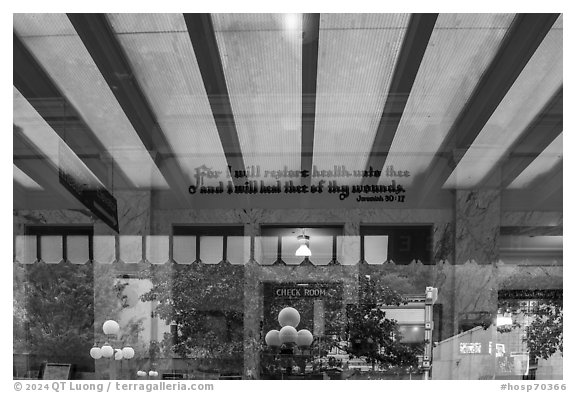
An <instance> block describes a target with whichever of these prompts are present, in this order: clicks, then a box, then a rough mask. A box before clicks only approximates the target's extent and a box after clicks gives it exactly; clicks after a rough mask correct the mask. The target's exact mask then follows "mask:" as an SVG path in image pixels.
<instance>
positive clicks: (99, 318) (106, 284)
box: [93, 191, 158, 379]
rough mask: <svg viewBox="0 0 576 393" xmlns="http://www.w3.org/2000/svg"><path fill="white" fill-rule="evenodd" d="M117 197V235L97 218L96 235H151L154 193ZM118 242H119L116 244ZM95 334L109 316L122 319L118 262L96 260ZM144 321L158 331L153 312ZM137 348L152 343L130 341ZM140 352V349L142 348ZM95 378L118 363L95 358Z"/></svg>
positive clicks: (119, 193)
mask: <svg viewBox="0 0 576 393" xmlns="http://www.w3.org/2000/svg"><path fill="white" fill-rule="evenodd" d="M114 196H115V198H116V200H117V203H118V226H119V229H120V232H119V233H118V234H117V233H116V232H114V230H113V229H112V228H110V227H109V226H108V225H106V224H105V223H103V222H102V221H100V220H97V221H96V222H95V223H94V235H95V236H115V235H120V236H127V235H128V236H129V235H133V236H146V235H149V234H150V222H151V212H152V208H151V192H150V191H115V192H114ZM117 245H118V243H117ZM93 268H94V335H95V338H102V324H103V322H104V321H105V320H107V319H115V320H116V321H118V322H122V321H121V320H122V318H121V315H120V314H121V311H120V310H119V308H118V307H117V306H115V305H114V304H113V303H111V302H113V301H115V299H117V295H116V293H115V289H114V284H115V282H116V281H117V280H118V277H119V276H121V275H122V274H123V273H124V272H123V268H122V267H121V266H120V265H119V264H118V263H113V264H103V263H98V262H96V263H94V264H93ZM142 317H144V319H143V323H144V324H147V325H148V326H147V328H148V329H149V330H150V331H157V325H158V320H157V319H156V318H150V314H148V315H147V316H146V315H143V316H142ZM125 329H127V327H126V326H122V324H121V330H122V331H123V330H125ZM151 339H152V340H154V339H157V337H156V338H155V337H151ZM131 344H132V345H133V346H134V348H135V349H137V350H138V349H139V348H140V349H142V348H148V346H149V344H150V343H149V342H146V343H142V342H138V343H136V342H134V343H131ZM139 352H140V351H139ZM141 356H146V354H145V353H137V354H136V356H135V358H134V359H133V360H130V362H132V364H128V365H127V367H128V368H129V369H130V371H129V372H128V373H127V374H130V375H127V376H126V377H127V378H130V379H132V378H134V379H135V378H136V376H135V375H131V374H133V371H134V370H133V369H134V368H135V364H136V362H138V361H139V360H140V357H141ZM95 364H96V370H95V371H96V378H101V377H102V376H106V375H108V374H112V375H113V374H114V373H115V372H116V366H117V365H116V364H115V363H114V362H112V364H110V362H109V361H102V360H99V361H96V362H95Z"/></svg>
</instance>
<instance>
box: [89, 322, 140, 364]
mask: <svg viewBox="0 0 576 393" xmlns="http://www.w3.org/2000/svg"><path fill="white" fill-rule="evenodd" d="M102 330H103V331H104V334H105V335H106V336H107V337H110V336H116V337H117V336H118V332H120V325H118V322H116V321H113V320H108V321H106V322H104V325H102ZM90 356H91V357H92V359H95V360H98V359H100V358H102V357H104V358H112V357H114V359H115V360H122V359H127V360H128V359H132V358H133V357H134V348H132V347H130V346H125V347H124V348H122V349H114V348H113V347H112V346H111V345H110V344H109V343H108V342H105V343H104V345H103V346H102V347H101V348H99V347H98V346H97V345H96V344H94V347H93V348H92V349H91V350H90Z"/></svg>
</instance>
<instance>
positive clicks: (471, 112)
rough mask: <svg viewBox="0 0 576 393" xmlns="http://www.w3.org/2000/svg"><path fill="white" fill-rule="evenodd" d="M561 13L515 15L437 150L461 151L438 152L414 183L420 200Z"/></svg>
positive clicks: (446, 172) (440, 181) (437, 185)
mask: <svg viewBox="0 0 576 393" xmlns="http://www.w3.org/2000/svg"><path fill="white" fill-rule="evenodd" d="M558 16H559V14H518V15H516V17H515V19H514V21H513V22H512V25H511V26H510V28H509V30H508V32H507V34H506V36H505V37H504V39H503V40H502V44H501V45H500V48H499V49H498V51H497V53H496V55H495V56H494V59H493V60H492V62H491V63H490V65H489V66H488V68H487V69H486V71H485V72H484V74H483V75H482V77H481V78H480V81H479V82H478V84H477V85H476V88H475V90H474V92H473V93H472V95H471V96H470V99H469V100H468V102H467V103H466V105H465V106H464V108H463V109H462V111H461V112H460V114H459V115H458V118H457V119H456V121H455V122H454V124H453V125H452V127H451V128H450V130H449V131H448V134H447V136H446V138H445V139H444V141H443V142H442V145H441V146H440V148H439V149H438V153H454V152H457V153H458V154H452V155H451V159H449V160H446V159H445V158H444V157H442V156H441V155H436V156H435V158H434V159H433V161H432V163H431V164H430V166H429V168H428V170H427V171H426V172H425V173H423V174H422V175H420V176H419V177H417V178H415V184H419V189H418V190H417V198H418V199H419V201H424V200H426V199H427V198H428V197H429V196H430V194H431V193H434V192H437V191H438V190H440V189H441V187H442V186H443V185H444V183H445V182H446V180H447V179H448V177H450V174H451V173H452V171H453V170H454V168H455V167H456V165H458V163H459V162H460V159H461V158H462V157H463V156H464V154H465V153H466V151H467V150H468V148H469V147H470V146H471V145H472V143H473V142H474V140H475V139H476V137H477V136H478V134H480V132H481V131H482V129H483V128H484V125H485V124H486V122H487V121H488V119H490V117H491V116H492V114H493V113H494V111H495V110H496V108H497V107H498V106H499V105H500V102H501V101H502V99H503V98H504V96H505V95H506V93H508V90H509V89H510V87H511V86H512V84H513V83H514V82H515V81H516V78H517V77H518V75H520V73H521V72H522V70H523V69H524V67H525V66H526V64H527V63H528V61H529V60H530V58H531V57H532V55H533V54H534V52H535V51H536V49H538V47H539V46H540V43H541V42H542V40H543V39H544V37H546V34H548V31H549V30H550V29H551V28H552V25H554V22H555V21H556V19H557V18H558Z"/></svg>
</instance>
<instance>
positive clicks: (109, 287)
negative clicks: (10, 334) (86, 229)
mask: <svg viewBox="0 0 576 393" xmlns="http://www.w3.org/2000/svg"><path fill="white" fill-rule="evenodd" d="M94 268H95V267H94V266H93V264H92V263H87V264H84V265H75V264H71V263H68V262H62V263H58V264H46V263H44V262H38V263H34V264H30V265H19V264H15V265H14V305H15V313H14V328H15V330H14V332H15V334H14V346H15V351H17V352H20V353H25V352H28V353H31V354H33V355H36V356H38V357H40V358H43V359H46V360H49V359H58V358H68V359H70V358H74V357H76V358H86V359H88V360H89V351H90V348H91V347H92V345H93V344H94V342H95V340H98V338H99V337H98V336H97V337H95V336H94V332H95V330H96V331H97V330H98V329H97V328H96V329H95V326H102V323H103V322H104V320H105V319H110V318H115V317H116V316H117V313H118V311H119V310H120V309H121V308H122V290H123V287H124V286H125V285H124V284H120V283H118V282H117V280H116V278H115V275H114V268H113V266H106V267H101V268H99V270H98V274H97V279H96V280H95V279H94V278H95V274H94ZM95 310H97V313H95ZM95 314H97V317H96V318H95Z"/></svg>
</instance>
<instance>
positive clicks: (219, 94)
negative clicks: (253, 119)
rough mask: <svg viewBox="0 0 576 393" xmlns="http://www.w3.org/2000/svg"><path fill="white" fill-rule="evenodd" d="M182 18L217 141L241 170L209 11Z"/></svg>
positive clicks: (235, 134) (229, 159)
mask: <svg viewBox="0 0 576 393" xmlns="http://www.w3.org/2000/svg"><path fill="white" fill-rule="evenodd" d="M184 20H185V22H186V27H187V29H188V34H189V36H190V41H191V42H192V47H193V48H194V53H195V54H196V61H197V62H198V68H199V69H200V74H201V75H202V81H203V82H204V88H205V89H206V94H207V95H208V101H209V102H210V107H211V109H212V114H213V116H214V121H215V123H216V128H217V130H218V135H219V137H220V142H221V144H222V148H223V150H224V155H225V156H226V161H227V163H228V165H229V166H230V167H231V168H232V171H237V170H239V171H244V170H245V165H244V159H243V157H242V150H241V148H240V139H239V138H238V132H237V131H236V122H235V120H234V114H233V113H232V105H231V103H230V96H229V94H228V87H227V85H226V77H225V76H224V68H223V67H222V61H221V59H220V52H219V50H218V42H217V41H216V33H215V31H214V25H213V23H212V18H211V17H210V14H184ZM232 180H233V182H234V184H236V185H241V184H243V183H244V180H245V179H241V178H235V177H233V178H232Z"/></svg>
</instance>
